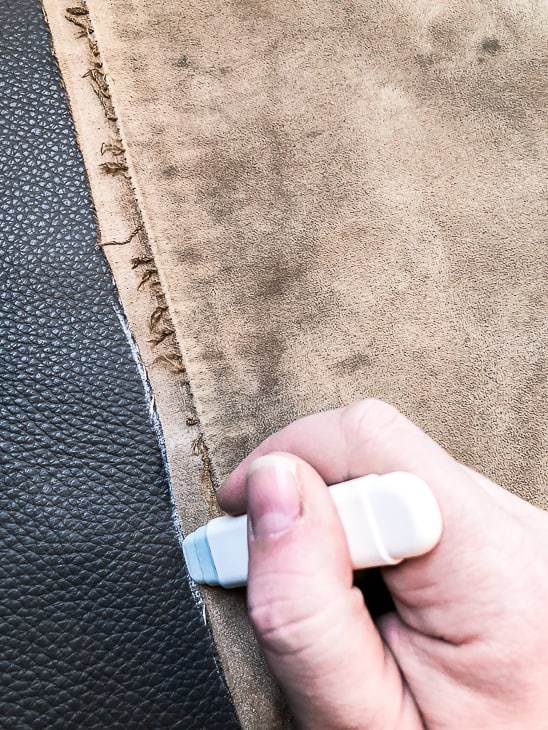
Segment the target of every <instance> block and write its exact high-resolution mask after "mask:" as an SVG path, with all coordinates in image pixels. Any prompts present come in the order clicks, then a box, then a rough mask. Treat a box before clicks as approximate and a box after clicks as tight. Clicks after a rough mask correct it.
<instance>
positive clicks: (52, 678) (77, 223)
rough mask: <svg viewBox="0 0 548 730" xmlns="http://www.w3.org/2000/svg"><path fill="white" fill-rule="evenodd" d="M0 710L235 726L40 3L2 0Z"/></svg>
mask: <svg viewBox="0 0 548 730" xmlns="http://www.w3.org/2000/svg"><path fill="white" fill-rule="evenodd" d="M0 269H1V272H2V275H1V286H0V316H1V321H0V387H1V390H0V423H1V425H0V449H1V465H0V469H1V472H0V489H1V492H0V725H1V726H2V727H7V728H46V727H47V728H79V727H86V728H113V727H124V728H131V727H139V728H149V727H150V728H157V727H174V728H175V727H181V728H182V727H184V728H216V727H222V728H232V727H238V724H237V722H236V720H235V717H234V711H233V706H232V704H231V701H230V697H229V694H228V691H227V689H226V686H225V684H224V682H223V679H222V676H221V675H220V674H219V671H218V669H217V666H216V663H215V657H214V649H213V645H212V642H211V637H210V635H209V633H208V631H207V629H206V628H205V627H204V625H203V621H202V615H201V610H200V609H199V608H198V607H197V606H196V604H195V601H194V599H193V598H192V595H191V593H190V590H189V588H188V584H187V577H186V572H185V567H184V563H183V560H182V556H181V551H180V546H179V543H178V538H177V534H176V530H175V527H174V523H173V520H172V506H171V502H170V497H169V491H168V484H167V480H166V476H165V473H164V468H163V463H162V459H161V454H160V451H159V446H158V444H157V441H156V439H155V436H154V434H153V432H152V429H151V425H150V422H149V420H148V414H147V408H146V404H145V399H144V392H143V386H142V383H141V381H140V377H139V374H138V371H137V369H136V365H135V363H134V361H133V359H132V355H131V351H130V348H129V345H128V343H127V341H126V338H125V336H124V333H123V330H122V327H121V325H120V322H119V321H118V318H117V315H116V311H115V308H116V307H117V306H118V305H117V303H116V294H115V290H114V287H113V284H112V280H111V277H110V274H109V273H108V271H107V268H106V265H105V263H104V261H103V258H102V255H101V254H100V252H99V250H98V248H97V246H96V242H95V228H94V222H93V216H92V209H91V204H90V200H89V197H88V192H87V189H86V184H85V178H84V171H83V167H82V161H81V158H80V155H79V151H78V149H77V147H76V144H75V138H74V131H73V128H72V125H71V120H70V116H69V112H68V109H67V104H66V99H65V96H64V93H63V91H62V88H61V86H60V82H59V77H58V72H57V68H56V66H55V64H54V61H53V59H52V56H51V51H50V46H49V36H48V34H47V30H46V28H45V24H44V20H43V17H42V15H41V9H40V7H39V6H38V4H37V3H36V2H35V0H17V1H16V2H13V1H12V0H0Z"/></svg>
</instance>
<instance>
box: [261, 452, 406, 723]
mask: <svg viewBox="0 0 548 730" xmlns="http://www.w3.org/2000/svg"><path fill="white" fill-rule="evenodd" d="M247 508H248V516H249V526H250V527H249V577H248V607H249V613H250V618H251V621H252V623H253V625H254V627H255V631H256V633H257V637H258V639H259V642H260V643H261V645H262V647H263V649H264V652H265V654H266V658H267V661H268V663H269V665H270V667H271V670H272V672H273V673H274V675H275V676H276V678H277V679H278V681H279V683H280V684H281V686H282V688H283V689H284V690H285V693H286V696H287V697H288V699H289V703H290V705H291V709H292V711H293V714H294V715H295V717H296V719H297V722H298V724H299V725H300V726H302V727H310V728H318V727H364V728H365V727H366V728H368V729H369V728H370V729H371V730H376V729H377V728H379V729H380V728H395V727H398V728H406V727H408V728H418V727H419V726H420V724H419V718H418V715H417V712H416V709H415V707H414V705H413V703H412V701H411V699H410V697H409V696H408V695H407V694H405V692H404V689H403V685H402V682H401V678H400V674H399V670H398V668H397V666H396V663H395V661H394V659H393V657H392V656H391V655H390V654H387V653H386V651H385V648H384V645H383V643H382V641H381V638H380V636H379V634H378V632H377V630H376V628H375V626H374V624H373V622H372V621H371V618H370V616H369V614H368V613H367V610H366V609H365V606H364V603H363V598H362V596H361V593H360V592H359V591H357V590H356V589H354V588H352V571H351V566H350V559H349V555H348V548H347V545H346V539H345V536H344V533H343V531H342V527H341V524H340V522H339V519H338V516H337V513H336V511H335V508H334V505H333V502H332V500H331V499H330V497H329V495H328V492H327V489H326V486H325V483H324V482H323V480H322V479H321V478H320V476H319V475H318V474H317V473H316V472H315V471H314V470H313V469H312V468H311V467H310V466H308V465H307V464H306V463H304V462H302V461H301V460H299V459H297V458H295V457H292V456H290V455H287V454H286V455H284V454H279V453H277V454H273V455H270V456H266V457H264V458H262V459H259V460H258V461H255V462H253V463H252V464H251V466H250V471H249V478H248V480H247Z"/></svg>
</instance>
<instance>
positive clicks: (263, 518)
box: [218, 401, 548, 730]
mask: <svg viewBox="0 0 548 730" xmlns="http://www.w3.org/2000/svg"><path fill="white" fill-rule="evenodd" d="M271 453H276V454H278V456H279V458H277V459H274V460H272V459H268V460H266V461H261V460H259V461H256V460H257V459H258V458H259V457H261V456H263V455H266V454H271ZM251 464H252V465H253V466H252V468H251V470H250V472H249V478H247V473H248V469H249V467H250V465H251ZM390 471H408V472H412V473H414V474H416V475H417V476H419V477H422V478H423V479H424V480H425V481H426V482H427V483H428V484H429V486H430V487H431V489H432V491H433V492H434V494H435V495H436V498H437V500H438V503H439V506H440V509H441V512H442V516H443V522H444V531H443V535H442V538H441V541H440V542H439V544H438V545H437V546H436V547H435V548H434V550H433V551H432V552H431V553H428V554H427V555H424V556H421V557H419V558H414V559H412V560H408V561H405V562H404V563H402V564H400V565H397V566H393V567H389V568H384V569H383V576H384V579H385V582H386V584H387V586H388V588H389V590H390V592H391V594H392V597H393V599H394V603H395V606H396V611H395V612H394V613H391V614H387V615H385V616H383V617H382V618H381V619H380V621H379V622H378V625H377V626H376V625H375V624H374V622H373V621H372V619H371V617H370V616H369V614H368V612H367V609H366V607H365V604H364V601H363V597H362V594H361V592H360V591H359V590H358V589H357V588H353V587H352V569H351V565H350V559H349V555H348V548H347V545H346V539H345V536H344V532H343V530H342V527H341V524H340V522H339V519H338V516H337V513H336V511H335V508H334V505H333V502H332V500H331V498H330V497H329V493H328V491H327V490H326V484H334V483H336V482H342V481H346V480H348V479H352V478H355V477H359V476H363V475H365V474H369V473H380V474H382V473H386V472H390ZM218 499H219V502H220V504H221V506H222V507H223V508H224V509H226V510H227V511H229V512H231V513H233V514H241V513H242V512H246V511H247V513H248V516H249V518H250V519H249V524H250V534H249V578H248V588H247V595H248V608H249V615H250V619H251V621H252V623H253V626H254V628H255V632H256V634H257V637H258V639H259V642H260V643H261V645H262V647H263V650H264V652H265V655H266V658H267V661H268V663H269V666H270V668H271V670H272V672H273V674H274V675H275V677H276V678H277V680H278V682H279V683H280V685H281V686H282V688H283V689H284V691H285V693H286V696H287V698H288V700H289V703H290V706H291V709H292V712H293V714H294V716H295V719H296V720H297V723H298V724H299V726H300V727H303V728H314V729H315V730H317V729H321V730H324V729H325V730H327V729H328V728H345V729H346V728H349V729H350V728H360V729H363V730H415V729H416V728H425V727H426V728H440V729H441V728H443V729H444V730H445V729H447V730H449V729H450V728H455V729H457V728H458V730H480V729H481V730H488V729H491V728H492V729H493V730H495V729H496V730H501V729H502V728H504V729H510V728H512V729H514V728H516V729H517V728H519V729H520V730H522V729H523V730H524V729H527V730H539V729H541V728H548V515H547V514H546V513H544V512H543V511H541V510H539V509H536V508H535V507H532V506H531V505H529V504H527V503H526V502H524V501H522V500H521V499H519V498H518V497H515V496H513V495H512V494H510V493H508V492H506V491H505V490H504V489H502V488H501V487H499V486H497V485H496V484H494V483H493V482H491V481H489V480H488V479H486V478H484V477H482V476H481V475H480V474H478V473H476V472H474V471H473V470H471V469H468V468H467V467H465V466H464V465H462V464H460V463H459V462H457V461H455V460H454V459H453V458H451V457H450V456H449V455H448V454H447V452H445V451H444V450H443V449H442V448H441V447H440V446H438V445H437V444H436V443H435V442H434V441H432V440H431V439H430V438H428V436H426V435H425V434H424V433H423V432H422V431H421V430H420V429H419V428H417V427H416V426H414V425H413V424H412V423H411V422H410V421H408V420H407V419H406V418H405V417H404V416H402V415H401V414H400V413H399V412H398V411H396V410H395V409H394V408H392V407H391V406H388V405H386V404H385V403H382V402H380V401H363V402H360V403H357V404H355V405H352V406H349V407H347V408H341V409H339V410H335V411H329V412H325V413H320V414H317V415H313V416H309V417H307V418H303V419H301V420H299V421H296V422H294V423H292V424H291V425H290V426H288V427H287V428H285V429H283V430H282V431H280V432H279V433H277V434H274V435H273V436H271V437H270V438H268V439H266V441H264V442H263V444H262V445H261V446H259V447H258V448H257V449H256V450H255V451H254V452H253V453H252V454H250V455H249V456H248V457H247V458H246V459H245V460H244V461H243V462H242V463H241V464H240V465H239V466H238V468H237V469H236V470H235V471H234V472H233V473H232V475H231V476H230V477H229V478H228V480H227V481H226V483H225V484H224V485H223V487H222V488H221V489H220V490H219V493H218Z"/></svg>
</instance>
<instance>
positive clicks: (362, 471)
mask: <svg viewBox="0 0 548 730" xmlns="http://www.w3.org/2000/svg"><path fill="white" fill-rule="evenodd" d="M274 451H283V452H288V453H291V454H294V455H295V456H298V457H300V458H301V459H304V461H306V462H308V463H309V464H310V465H311V466H312V467H313V468H314V469H315V470H316V471H317V472H318V473H319V474H320V476H321V477H322V478H323V479H324V481H325V482H326V483H327V484H336V483H338V482H343V481H346V480H348V479H354V478H356V477H360V476H364V475H366V474H384V473H387V472H390V471H408V472H412V473H413V474H416V475H417V476H419V477H421V478H423V479H424V480H425V481H426V482H427V483H428V484H429V485H430V487H431V488H432V490H433V492H434V494H435V495H436V497H437V499H438V501H439V503H440V508H441V509H442V514H443V513H444V512H447V511H450V512H451V513H452V514H454V513H455V510H457V511H458V512H460V511H462V510H463V509H464V508H465V506H466V504H467V500H466V496H467V494H466V492H467V491H470V492H473V493H474V495H473V496H474V498H475V499H477V492H478V490H477V489H475V488H474V485H473V484H472V482H471V481H470V480H467V479H463V477H462V470H461V468H460V466H459V465H458V464H457V462H456V461H455V460H454V459H452V457H451V456H449V454H448V453H447V452H446V451H445V450H444V449H442V448H441V446H439V445H438V444H436V443H435V441H433V440H432V439H431V438H429V437H428V436H427V435H426V434H425V433H424V432H423V431H421V429H420V428H418V427H417V426H415V425H414V424H413V423H412V422H411V421H409V420H408V419H407V418H405V416H403V415H402V414H401V413H400V412H399V411H398V410H396V409H395V408H393V407H392V406H390V405H388V404H387V403H384V402H383V401H378V400H364V401H359V402H358V403H355V404H353V405H351V406H347V407H344V408H338V409H336V410H331V411H325V412H323V413H317V414H315V415H312V416H307V417H305V418H301V419H299V420H298V421H295V422H293V423H291V424H290V425H289V426H287V427H286V428H284V429H282V430H281V431H279V432H278V433H275V434H273V435H272V436H270V437H269V438H267V439H266V440H265V441H263V443H262V444H261V445H260V446H259V447H258V448H256V449H255V450H254V451H253V452H252V453H251V454H249V456H248V457H247V458H246V459H244V461H242V462H241V463H240V465H239V466H238V467H237V468H236V469H235V470H234V471H233V472H232V474H231V475H230V476H229V477H228V479H227V480H226V482H225V483H224V484H223V486H222V487H221V489H219V491H218V493H217V498H218V501H219V504H220V505H221V507H223V509H225V510H227V511H228V512H232V513H235V514H238V513H242V512H245V499H246V498H245V480H246V473H247V468H248V466H249V464H250V463H251V462H252V461H253V460H255V459H256V458H258V457H259V456H264V455H265V454H268V453H271V452H274ZM463 492H464V493H463Z"/></svg>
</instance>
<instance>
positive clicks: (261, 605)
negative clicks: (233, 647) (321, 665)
mask: <svg viewBox="0 0 548 730" xmlns="http://www.w3.org/2000/svg"><path fill="white" fill-rule="evenodd" d="M248 613H249V618H250V621H251V624H252V626H253V628H254V630H255V633H256V634H257V637H258V639H259V641H260V643H261V644H262V645H263V647H264V648H265V649H267V650H268V651H270V652H271V653H274V654H277V655H282V656H286V655H291V654H298V653H302V652H303V651H306V650H307V649H308V648H309V647H310V646H313V645H314V643H315V642H316V639H317V637H318V631H319V627H320V626H321V624H322V620H323V619H322V614H323V610H322V609H319V610H318V608H317V607H315V606H313V605H310V603H309V602H308V601H306V600H299V599H295V598H294V597H291V598H279V599H275V600H269V601H261V602H258V603H254V604H250V605H249V606H248Z"/></svg>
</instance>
